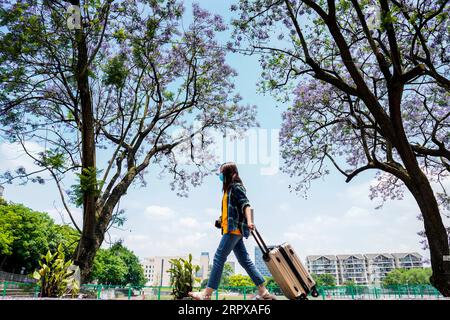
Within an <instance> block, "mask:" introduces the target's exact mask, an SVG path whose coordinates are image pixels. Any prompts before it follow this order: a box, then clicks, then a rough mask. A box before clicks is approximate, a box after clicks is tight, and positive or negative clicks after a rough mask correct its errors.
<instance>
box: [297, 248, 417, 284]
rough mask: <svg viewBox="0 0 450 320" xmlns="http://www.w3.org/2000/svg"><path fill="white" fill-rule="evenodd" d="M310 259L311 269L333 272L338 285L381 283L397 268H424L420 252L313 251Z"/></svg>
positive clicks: (312, 271) (309, 268) (312, 270)
mask: <svg viewBox="0 0 450 320" xmlns="http://www.w3.org/2000/svg"><path fill="white" fill-rule="evenodd" d="M306 262H307V268H308V271H309V272H310V273H315V274H331V275H333V276H334V277H335V279H336V283H337V284H338V285H341V284H344V283H345V282H346V281H353V282H355V283H356V284H361V285H363V284H379V283H381V282H382V281H383V279H384V278H385V277H386V275H387V274H388V273H389V272H390V271H392V270H394V269H396V268H404V269H411V268H423V257H422V255H420V254H419V253H417V252H409V253H367V254H340V255H336V256H334V255H311V256H307V257H306Z"/></svg>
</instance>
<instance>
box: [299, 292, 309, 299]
mask: <svg viewBox="0 0 450 320" xmlns="http://www.w3.org/2000/svg"><path fill="white" fill-rule="evenodd" d="M297 300H308V297H307V296H306V294H304V293H302V294H301V295H300V296H299V297H298V298H297Z"/></svg>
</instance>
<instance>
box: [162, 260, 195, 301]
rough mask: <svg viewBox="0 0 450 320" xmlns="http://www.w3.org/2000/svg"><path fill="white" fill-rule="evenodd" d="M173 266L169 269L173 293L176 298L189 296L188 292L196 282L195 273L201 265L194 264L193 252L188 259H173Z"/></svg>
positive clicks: (171, 261)
mask: <svg viewBox="0 0 450 320" xmlns="http://www.w3.org/2000/svg"><path fill="white" fill-rule="evenodd" d="M169 262H170V263H171V264H172V266H171V268H170V269H169V270H167V272H169V273H170V285H171V286H172V287H173V289H172V294H173V295H174V298H175V299H183V298H185V297H188V292H190V291H192V288H193V287H194V282H195V276H194V275H195V273H196V272H197V271H198V270H200V266H198V265H193V264H192V254H189V257H188V259H187V260H186V259H183V258H178V259H171V260H169Z"/></svg>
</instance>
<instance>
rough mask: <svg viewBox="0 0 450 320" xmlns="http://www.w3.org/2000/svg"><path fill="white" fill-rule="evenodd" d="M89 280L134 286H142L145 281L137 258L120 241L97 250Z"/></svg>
mask: <svg viewBox="0 0 450 320" xmlns="http://www.w3.org/2000/svg"><path fill="white" fill-rule="evenodd" d="M89 280H97V281H98V282H99V283H103V284H114V285H132V286H134V287H140V286H144V285H145V282H146V280H145V276H144V269H143V268H142V266H141V264H140V263H139V258H138V257H137V256H136V255H135V254H134V253H133V252H132V251H130V250H129V249H127V248H126V247H124V246H123V245H122V243H121V242H117V243H115V244H114V245H113V246H112V247H111V248H109V249H100V250H99V251H97V254H96V256H95V259H94V264H93V267H92V272H91V275H90V279H89Z"/></svg>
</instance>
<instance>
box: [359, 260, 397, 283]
mask: <svg viewBox="0 0 450 320" xmlns="http://www.w3.org/2000/svg"><path fill="white" fill-rule="evenodd" d="M364 256H365V258H366V269H367V278H368V283H374V284H379V283H381V282H382V281H383V279H384V278H385V277H386V275H387V274H388V273H389V272H391V271H392V270H394V269H395V260H394V256H393V255H392V254H389V253H375V254H365V255H364Z"/></svg>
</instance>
